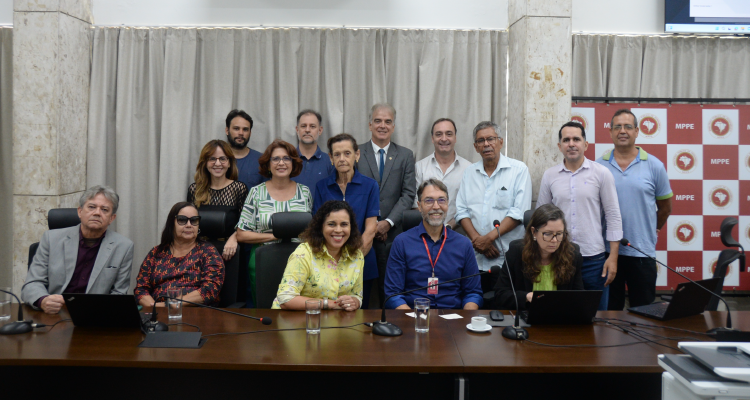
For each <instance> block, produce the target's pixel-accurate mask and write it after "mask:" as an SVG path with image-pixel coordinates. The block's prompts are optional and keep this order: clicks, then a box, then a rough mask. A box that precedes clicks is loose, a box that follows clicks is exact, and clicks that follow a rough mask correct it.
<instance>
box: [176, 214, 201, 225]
mask: <svg viewBox="0 0 750 400" xmlns="http://www.w3.org/2000/svg"><path fill="white" fill-rule="evenodd" d="M174 219H175V221H177V225H179V226H185V225H187V223H188V221H190V225H192V226H198V225H200V223H201V217H200V215H199V216H196V217H189V218H188V217H186V216H184V215H178V216H176V217H174Z"/></svg>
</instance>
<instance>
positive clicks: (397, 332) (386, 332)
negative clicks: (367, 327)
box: [372, 321, 404, 336]
mask: <svg viewBox="0 0 750 400" xmlns="http://www.w3.org/2000/svg"><path fill="white" fill-rule="evenodd" d="M372 333H373V334H375V335H378V336H401V335H403V334H404V332H403V331H402V330H401V328H399V327H397V326H396V325H393V324H392V323H390V322H383V321H377V322H373V323H372Z"/></svg>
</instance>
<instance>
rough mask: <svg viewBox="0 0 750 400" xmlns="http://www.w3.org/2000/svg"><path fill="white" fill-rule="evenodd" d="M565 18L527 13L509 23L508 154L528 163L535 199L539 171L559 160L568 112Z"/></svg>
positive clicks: (569, 61) (568, 55)
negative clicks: (559, 143) (561, 131)
mask: <svg viewBox="0 0 750 400" xmlns="http://www.w3.org/2000/svg"><path fill="white" fill-rule="evenodd" d="M570 23H571V19H570V18H559V17H531V16H528V17H524V18H521V19H519V20H518V21H517V22H516V23H515V24H514V25H512V26H511V27H510V29H509V30H510V33H509V47H510V50H509V53H510V60H509V67H510V71H509V79H510V82H509V93H508V108H509V114H508V132H509V139H508V142H509V147H508V155H509V156H510V157H512V158H518V159H521V160H523V161H524V162H525V163H526V165H527V166H528V167H529V173H530V174H531V178H532V187H533V198H534V200H536V197H537V195H538V192H539V184H540V182H541V177H542V175H543V174H544V171H545V170H547V169H548V168H549V167H551V166H553V165H555V164H556V163H559V162H561V161H562V155H561V154H560V152H559V151H558V149H557V131H558V129H559V127H560V125H562V124H563V123H565V122H566V121H568V119H569V117H570V107H571V103H570V101H571V97H570V96H571V95H570V89H571V86H572V81H571V76H570V75H571V72H572V59H571V53H572V45H571V25H570ZM521 138H522V139H521ZM512 139H515V140H512ZM519 141H522V144H519V143H517V142H519Z"/></svg>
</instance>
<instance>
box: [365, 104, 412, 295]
mask: <svg viewBox="0 0 750 400" xmlns="http://www.w3.org/2000/svg"><path fill="white" fill-rule="evenodd" d="M369 126H370V132H371V133H372V140H370V141H369V142H367V143H363V144H360V145H359V148H360V152H361V154H362V157H361V158H360V160H359V163H357V167H358V168H359V172H360V173H361V174H362V175H364V176H367V177H370V178H372V179H375V181H376V182H378V185H379V187H380V218H378V231H377V233H376V234H375V241H374V242H373V249H375V257H376V258H377V263H378V273H379V274H380V276H379V277H378V291H379V294H380V302H381V303H382V302H383V300H385V298H384V296H385V291H384V290H383V288H384V281H385V267H386V264H387V263H388V246H387V245H388V244H389V243H391V242H393V239H394V238H395V237H396V235H398V234H399V233H401V232H402V231H403V229H402V228H401V220H402V219H403V215H404V211H406V210H408V209H410V208H411V206H412V204H414V196H415V195H416V188H417V183H416V180H415V177H414V153H412V151H411V150H409V149H407V148H406V147H403V146H399V145H397V144H396V143H393V142H391V135H393V130H394V129H395V127H396V110H395V109H394V108H393V107H392V106H391V105H390V104H387V103H381V104H375V105H374V106H372V109H370V123H369ZM364 289H365V290H364V292H365V296H364V301H365V302H366V301H367V300H368V299H369V296H368V294H369V292H368V290H369V288H368V287H367V286H365V288H364ZM366 304H367V303H365V305H366Z"/></svg>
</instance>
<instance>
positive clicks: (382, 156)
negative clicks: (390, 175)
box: [378, 149, 385, 182]
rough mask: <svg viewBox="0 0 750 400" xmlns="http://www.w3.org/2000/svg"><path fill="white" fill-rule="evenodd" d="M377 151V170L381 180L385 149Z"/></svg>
mask: <svg viewBox="0 0 750 400" xmlns="http://www.w3.org/2000/svg"><path fill="white" fill-rule="evenodd" d="M378 153H380V167H379V168H378V172H380V181H381V182H382V181H383V167H385V157H384V156H385V150H383V149H380V150H378Z"/></svg>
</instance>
